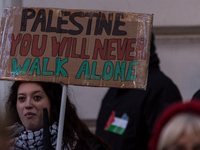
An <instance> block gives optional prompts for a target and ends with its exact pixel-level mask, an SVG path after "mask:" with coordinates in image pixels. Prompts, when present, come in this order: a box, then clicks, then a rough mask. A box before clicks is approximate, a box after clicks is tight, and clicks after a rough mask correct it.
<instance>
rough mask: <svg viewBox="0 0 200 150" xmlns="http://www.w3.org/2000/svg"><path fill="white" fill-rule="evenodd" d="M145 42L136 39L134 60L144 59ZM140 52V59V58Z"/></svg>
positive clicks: (144, 40)
mask: <svg viewBox="0 0 200 150" xmlns="http://www.w3.org/2000/svg"><path fill="white" fill-rule="evenodd" d="M146 43H147V40H146V39H145V38H141V39H137V48H136V59H137V60H138V59H146V51H145V49H144V47H145V46H146ZM140 52H141V58H140Z"/></svg>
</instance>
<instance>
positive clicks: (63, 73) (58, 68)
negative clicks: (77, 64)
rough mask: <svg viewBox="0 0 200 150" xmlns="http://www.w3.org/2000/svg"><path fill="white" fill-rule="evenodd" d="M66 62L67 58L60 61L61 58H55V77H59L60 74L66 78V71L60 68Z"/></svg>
mask: <svg viewBox="0 0 200 150" xmlns="http://www.w3.org/2000/svg"><path fill="white" fill-rule="evenodd" d="M67 62H68V58H65V59H63V60H61V58H56V69H55V76H56V77H58V76H60V73H61V75H62V76H64V77H68V74H67V71H66V70H65V69H64V68H63V67H62V66H63V65H64V64H65V63H67Z"/></svg>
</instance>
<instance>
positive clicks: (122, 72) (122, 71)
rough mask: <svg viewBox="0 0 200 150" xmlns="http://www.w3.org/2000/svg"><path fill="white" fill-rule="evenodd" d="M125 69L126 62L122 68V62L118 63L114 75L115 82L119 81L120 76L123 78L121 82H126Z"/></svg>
mask: <svg viewBox="0 0 200 150" xmlns="http://www.w3.org/2000/svg"><path fill="white" fill-rule="evenodd" d="M125 69H126V62H122V65H121V68H120V62H117V63H116V67H115V75H114V80H115V81H117V80H118V75H119V76H120V77H121V81H124V77H125Z"/></svg>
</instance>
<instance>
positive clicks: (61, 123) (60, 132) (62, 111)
mask: <svg viewBox="0 0 200 150" xmlns="http://www.w3.org/2000/svg"><path fill="white" fill-rule="evenodd" d="M67 88H68V86H67V85H65V84H63V87H62V98H61V105H60V116H59V123H58V135H57V145H56V150H61V147H62V136H63V127H64V120H65V108H66V101H67Z"/></svg>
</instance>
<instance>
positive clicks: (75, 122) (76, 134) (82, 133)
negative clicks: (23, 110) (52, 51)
mask: <svg viewBox="0 0 200 150" xmlns="http://www.w3.org/2000/svg"><path fill="white" fill-rule="evenodd" d="M21 83H23V81H15V82H14V84H13V85H12V86H11V89H10V95H9V97H8V100H7V102H6V115H5V121H6V126H9V125H13V124H14V123H15V122H20V123H21V120H20V118H19V116H18V113H17V108H16V102H17V92H18V88H19V85H20V84H21ZM35 83H38V84H40V85H41V87H42V88H43V90H44V91H45V93H46V95H47V96H48V98H49V100H50V104H51V110H50V124H52V123H53V122H55V121H56V122H58V121H59V113H60V105H61V96H62V85H61V84H58V83H50V82H35ZM8 118H9V119H8ZM77 138H78V140H77ZM93 138H94V139H96V142H97V143H99V144H101V145H102V146H103V147H104V148H105V149H110V148H109V146H108V145H107V144H106V143H105V142H104V141H102V140H101V139H100V138H99V137H97V136H96V135H94V134H93V133H91V132H90V130H89V129H88V127H87V125H86V124H85V123H83V122H82V120H80V118H79V117H78V115H77V112H76V108H75V106H74V105H73V104H72V103H71V102H70V100H69V98H67V101H66V111H65V121H64V132H63V139H64V143H65V145H67V143H69V146H70V147H71V148H73V147H74V146H73V144H74V141H77V144H76V148H77V149H82V147H85V148H86V149H88V150H89V149H92V148H91V146H90V145H91V143H90V142H89V141H90V139H93ZM87 139H88V140H87Z"/></svg>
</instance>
